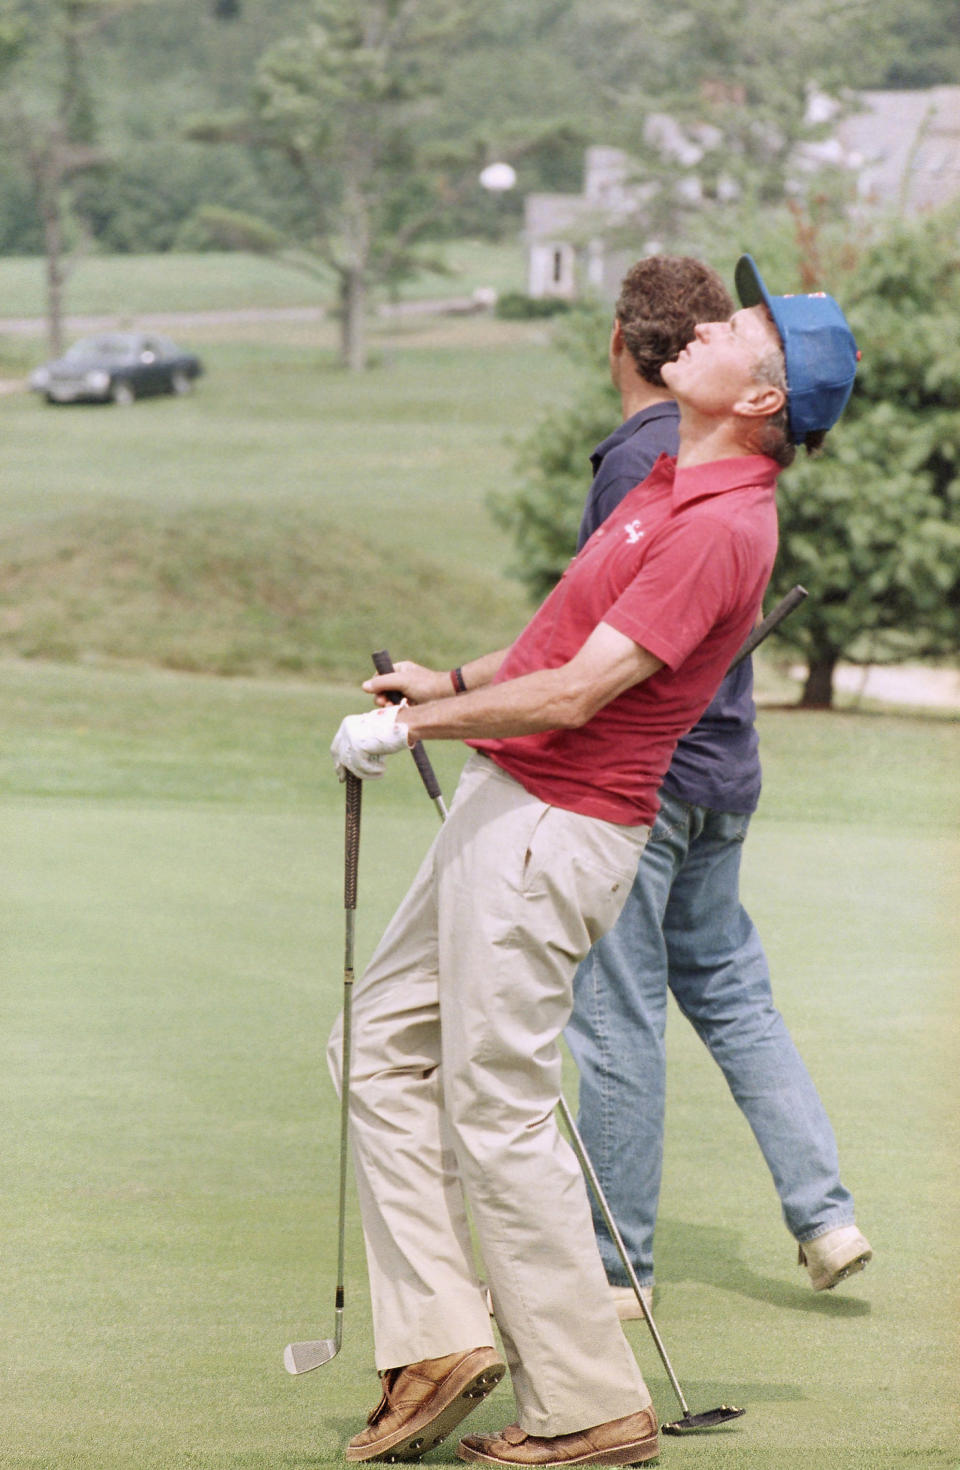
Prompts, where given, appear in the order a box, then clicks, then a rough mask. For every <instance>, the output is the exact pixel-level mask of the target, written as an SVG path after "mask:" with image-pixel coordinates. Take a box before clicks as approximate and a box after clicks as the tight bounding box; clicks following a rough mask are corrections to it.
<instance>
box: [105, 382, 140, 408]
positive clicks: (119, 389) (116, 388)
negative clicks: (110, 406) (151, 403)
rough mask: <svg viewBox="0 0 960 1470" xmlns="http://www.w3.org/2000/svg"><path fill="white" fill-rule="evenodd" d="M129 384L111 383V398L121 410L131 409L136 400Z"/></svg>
mask: <svg viewBox="0 0 960 1470" xmlns="http://www.w3.org/2000/svg"><path fill="white" fill-rule="evenodd" d="M135 396H136V395H135V394H134V391H133V389H132V387H131V386H130V384H129V383H111V385H110V397H111V398H112V399H113V401H114V403H116V404H117V405H118V406H119V407H120V408H129V407H130V405H131V403H132V402H133V400H134V398H135Z"/></svg>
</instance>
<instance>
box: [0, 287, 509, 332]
mask: <svg viewBox="0 0 960 1470" xmlns="http://www.w3.org/2000/svg"><path fill="white" fill-rule="evenodd" d="M492 304H493V299H491V297H490V295H489V294H482V293H477V295H474V296H447V297H443V298H438V299H435V300H429V301H395V302H385V303H384V304H383V305H381V306H379V307H378V308H377V313H376V314H377V316H379V317H383V318H385V319H386V320H391V319H393V318H397V317H409V316H469V315H472V314H473V313H475V312H477V313H481V312H485V311H489V309H490V307H491V306H492ZM328 315H329V312H328V311H327V308H326V307H323V306H245V307H231V308H224V309H223V310H218V311H153V312H144V313H143V314H138V313H136V312H125V313H114V314H112V315H108V314H102V315H99V316H68V317H66V318H65V319H64V327H65V330H66V331H67V332H68V333H70V334H71V335H73V334H76V335H82V334H83V333H85V332H112V331H117V330H118V329H122V328H129V327H130V326H131V325H133V326H136V327H137V328H153V329H154V330H155V331H165V330H169V331H172V332H176V331H178V330H180V329H181V328H186V329H187V330H189V329H190V328H191V327H207V326H210V327H217V326H235V325H243V324H245V323H256V322H322V321H324V320H325V319H326V318H327V317H328ZM46 330H47V321H46V317H42V316H8V317H2V316H0V336H5V335H9V336H18V337H42V336H43V335H44V334H45V333H46Z"/></svg>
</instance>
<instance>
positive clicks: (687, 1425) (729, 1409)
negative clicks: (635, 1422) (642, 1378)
mask: <svg viewBox="0 0 960 1470" xmlns="http://www.w3.org/2000/svg"><path fill="white" fill-rule="evenodd" d="M559 1108H560V1114H561V1116H562V1118H563V1121H564V1123H565V1124H566V1128H567V1132H568V1134H569V1135H570V1142H571V1144H572V1145H573V1151H574V1153H575V1154H576V1156H577V1159H578V1160H579V1163H580V1167H581V1169H582V1170H583V1172H584V1174H585V1175H586V1176H587V1182H588V1183H589V1185H590V1188H591V1189H592V1190H593V1193H594V1196H595V1198H596V1201H597V1204H598V1205H599V1206H600V1213H601V1215H602V1216H603V1218H604V1222H605V1224H606V1227H607V1229H608V1230H609V1231H610V1235H611V1238H612V1240H613V1243H614V1245H615V1246H616V1247H617V1250H618V1252H619V1254H620V1259H621V1261H622V1262H623V1265H624V1269H625V1270H626V1273H627V1275H628V1276H629V1278H630V1285H631V1286H632V1287H633V1292H634V1295H635V1296H636V1298H637V1301H638V1302H639V1303H640V1309H641V1311H642V1312H643V1319H644V1321H645V1322H646V1324H647V1326H648V1327H649V1329H650V1336H651V1337H652V1338H653V1343H654V1347H655V1348H656V1350H657V1352H658V1353H659V1354H660V1361H661V1362H662V1364H663V1366H664V1367H665V1368H666V1370H667V1377H668V1378H669V1379H670V1385H671V1387H672V1388H673V1391H674V1393H675V1394H676V1396H677V1402H678V1403H679V1405H680V1407H681V1409H682V1410H683V1417H682V1418H681V1419H675V1420H674V1421H673V1423H672V1424H661V1425H660V1428H661V1429H662V1430H663V1432H664V1434H686V1433H688V1432H689V1431H690V1430H696V1429H715V1428H716V1427H717V1425H718V1424H726V1423H728V1422H729V1420H731V1419H740V1418H742V1417H743V1415H744V1414H745V1413H746V1412H747V1411H746V1409H735V1408H734V1407H733V1405H732V1404H721V1405H720V1407H719V1408H718V1409H707V1410H706V1411H705V1412H704V1413H702V1414H691V1412H690V1410H689V1408H688V1406H687V1401H686V1399H685V1398H684V1396H683V1390H682V1388H681V1387H680V1383H679V1380H678V1378H677V1375H676V1373H674V1371H673V1367H672V1365H671V1362H670V1359H669V1358H668V1357H667V1350H666V1348H665V1347H664V1345H663V1338H662V1337H661V1336H660V1333H659V1331H658V1329H657V1324H656V1322H654V1320H653V1314H652V1312H651V1311H650V1308H649V1307H648V1306H647V1304H646V1302H645V1301H644V1299H643V1292H642V1291H641V1289H640V1282H639V1281H638V1280H637V1273H636V1271H634V1269H633V1263H632V1262H631V1260H630V1257H629V1256H628V1255H627V1248H626V1246H625V1245H624V1243H623V1236H622V1235H621V1234H620V1231H619V1230H618V1229H617V1222H616V1220H615V1219H614V1218H613V1215H612V1213H611V1210H610V1206H609V1204H608V1203H607V1197H606V1195H605V1194H604V1192H603V1189H602V1188H601V1185H600V1180H599V1179H598V1178H597V1173H596V1170H595V1169H594V1167H593V1165H592V1164H591V1162H590V1157H589V1155H588V1153H587V1150H586V1148H585V1147H584V1142H583V1139H582V1138H581V1137H580V1130H579V1128H578V1127H577V1125H576V1123H575V1122H574V1120H573V1114H572V1112H571V1111H570V1104H569V1103H568V1102H567V1099H566V1098H565V1097H564V1095H563V1093H562V1092H561V1094H560V1103H559Z"/></svg>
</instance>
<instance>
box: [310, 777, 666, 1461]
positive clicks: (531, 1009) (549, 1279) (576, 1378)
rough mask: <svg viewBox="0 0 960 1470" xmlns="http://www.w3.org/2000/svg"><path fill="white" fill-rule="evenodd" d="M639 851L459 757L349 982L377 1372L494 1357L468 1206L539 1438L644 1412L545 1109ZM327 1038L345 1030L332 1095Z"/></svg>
mask: <svg viewBox="0 0 960 1470" xmlns="http://www.w3.org/2000/svg"><path fill="white" fill-rule="evenodd" d="M646 836H647V829H646V828H643V827H622V826H615V825H613V824H611V823H608V822H602V821H599V820H597V819H594V818H591V817H583V816H580V815H578V814H576V813H573V812H568V811H564V810H562V809H560V808H557V807H549V806H546V805H545V804H544V803H543V802H542V801H540V800H538V799H537V798H536V797H533V796H531V795H530V794H529V793H528V792H526V791H525V790H524V789H523V787H521V786H520V785H518V784H517V782H516V781H514V780H513V779H512V778H511V777H509V776H507V775H506V774H505V773H504V772H502V771H501V770H499V768H498V767H496V766H495V765H494V764H493V762H491V761H490V760H488V759H487V758H486V757H483V756H480V755H476V754H475V755H473V756H471V758H470V759H469V760H468V762H467V764H466V766H465V768H464V773H463V776H462V778H461V781H460V785H459V787H458V789H457V795H456V799H455V801H454V803H453V807H452V810H451V813H450V816H449V819H448V820H447V822H446V823H445V824H444V826H443V828H442V829H441V831H440V833H439V834H438V836H437V839H436V841H435V843H434V844H433V847H432V848H431V850H430V852H429V853H428V855H427V857H426V860H425V861H424V863H423V866H422V867H421V869H420V872H419V874H418V876H417V878H416V879H415V881H414V884H413V886H412V888H411V889H410V892H409V893H408V895H407V897H406V899H405V900H404V902H403V903H402V904H401V906H400V908H399V910H398V911H397V913H396V915H395V916H394V918H393V920H392V922H391V924H390V925H389V927H388V929H387V931H386V933H385V934H384V936H383V939H382V940H381V943H380V945H379V947H378V949H377V951H376V953H375V955H374V957H373V959H372V961H371V963H370V965H369V966H368V968H367V970H366V972H365V974H364V975H363V977H362V979H360V980H359V981H358V982H357V984H356V987H355V995H354V999H353V1047H352V1066H351V1081H350V1122H351V1142H352V1147H353V1155H354V1161H355V1167H356V1173H357V1184H358V1190H359V1197H360V1207H361V1214H362V1219H363V1229H364V1236H365V1239H366V1247H367V1263H368V1268H369V1273H370V1288H371V1295H372V1302H373V1320H374V1338H375V1345H376V1363H377V1367H378V1369H380V1370H381V1371H383V1370H384V1369H387V1368H393V1367H399V1366H400V1365H402V1364H405V1363H412V1362H419V1361H420V1360H421V1359H423V1358H436V1357H442V1356H443V1355H444V1354H446V1353H452V1352H459V1351H462V1350H466V1349H468V1348H474V1347H481V1346H487V1345H492V1344H493V1335H492V1331H491V1323H490V1319H489V1317H488V1314H487V1310H486V1306H485V1302H484V1297H483V1295H482V1293H481V1291H480V1289H479V1285H478V1277H477V1272H476V1268H475V1265H474V1254H473V1249H472V1244H471V1238H470V1231H469V1227H468V1223H467V1206H468V1205H469V1210H470V1215H471V1217H472V1220H473V1224H474V1227H475V1230H476V1235H477V1240H478V1243H479V1247H480V1252H481V1255H482V1257H483V1269H484V1272H485V1274H486V1278H487V1281H488V1282H489V1285H490V1289H491V1292H492V1294H493V1300H494V1304H495V1307H496V1314H497V1323H498V1325H499V1327H500V1329H501V1334H502V1337H503V1342H504V1347H505V1351H506V1355H507V1360H508V1363H509V1367H510V1372H511V1375H512V1378H513V1386H514V1392H515V1394H516V1399H517V1404H518V1408H519V1418H520V1423H521V1425H522V1427H523V1428H524V1429H526V1430H527V1432H528V1433H531V1434H538V1435H557V1434H567V1433H570V1432H572V1431H574V1430H578V1429H584V1428H587V1427H589V1426H591V1425H595V1424H601V1423H605V1422H606V1421H607V1420H609V1419H619V1418H621V1417H622V1416H624V1415H626V1414H631V1413H633V1412H635V1411H636V1410H637V1409H640V1408H644V1407H645V1406H646V1405H647V1404H649V1402H650V1395H649V1393H648V1391H647V1388H646V1385H645V1384H644V1381H643V1379H642V1377H641V1375H640V1372H639V1370H638V1368H637V1365H636V1362H635V1360H634V1357H633V1354H632V1352H631V1351H630V1348H629V1345H628V1343H627V1341H626V1339H625V1337H624V1335H623V1332H622V1330H621V1328H620V1325H619V1322H618V1320H617V1317H616V1313H615V1310H614V1308H613V1306H612V1304H611V1301H610V1294H609V1291H608V1289H607V1283H606V1276H605V1273H604V1270H603V1266H602V1264H601V1261H600V1256H599V1253H598V1251H597V1247H596V1244H595V1240H594V1234H593V1226H592V1223H591V1217H590V1209H589V1205H588V1201H587V1195H586V1187H585V1184H584V1180H583V1177H582V1175H581V1172H580V1169H579V1166H578V1164H577V1161H576V1157H575V1155H574V1154H573V1151H572V1150H571V1149H570V1147H569V1145H568V1144H567V1143H566V1141H565V1140H564V1139H563V1138H562V1136H561V1134H560V1132H559V1129H558V1127H557V1122H556V1118H555V1114H554V1108H555V1105H556V1102H557V1099H558V1097H559V1094H560V1084H561V1061H560V1050H559V1046H558V1038H559V1036H560V1033H561V1031H562V1030H563V1027H564V1026H565V1024H566V1022H567V1018H568V1016H569V1014H570V1009H571V1004H572V981H573V974H574V971H575V969H576V967H577V964H578V963H579V961H580V960H581V959H582V958H583V956H584V955H585V954H586V953H587V950H588V949H589V947H590V945H591V944H592V943H593V941H594V940H595V939H597V938H598V937H599V936H600V935H601V934H602V933H604V932H605V931H606V930H607V929H609V928H610V927H611V925H612V924H613V923H614V921H615V919H616V917H617V915H618V913H619V911H620V908H621V906H622V904H623V902H624V900H625V899H626V896H627V894H628V893H629V891H630V886H631V884H632V882H633V879H634V877H635V875H636V870H637V861H638V859H639V857H640V853H641V852H642V850H643V844H644V842H645V840H646ZM341 1044H342V1043H341V1029H340V1024H339V1022H338V1024H337V1026H336V1027H335V1028H334V1033H333V1035H332V1036H331V1039H330V1049H329V1060H330V1065H331V1070H332V1072H333V1075H334V1080H335V1081H337V1082H339V1069H340V1052H341Z"/></svg>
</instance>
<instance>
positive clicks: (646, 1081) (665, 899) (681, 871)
mask: <svg viewBox="0 0 960 1470" xmlns="http://www.w3.org/2000/svg"><path fill="white" fill-rule="evenodd" d="M732 310H733V303H732V301H731V300H730V298H729V296H728V295H727V293H726V290H725V289H724V286H723V284H722V282H721V281H720V279H719V277H717V276H715V275H714V273H713V272H712V271H709V270H708V269H707V268H706V267H705V266H703V265H702V264H700V263H699V262H698V261H695V260H690V259H686V258H677V257H666V256H651V257H648V258H647V259H646V260H642V261H640V262H639V263H638V264H637V265H635V266H634V267H633V269H632V270H631V271H629V272H628V274H627V276H626V277H625V279H624V282H623V285H622V287H621V292H620V296H619V298H618V301H617V307H616V319H615V321H614V326H613V331H612V334H611V339H610V371H611V377H612V379H613V382H614V385H615V386H616V387H617V389H618V390H619V392H620V397H621V403H622V409H623V422H622V423H621V425H620V426H619V428H617V429H616V430H615V431H614V432H613V433H612V434H611V435H609V437H608V438H606V439H605V440H604V441H603V442H602V443H601V444H600V445H599V446H598V447H597V449H596V450H595V451H594V453H593V455H592V456H591V463H592V466H593V471H594V479H593V484H592V485H591V487H590V492H589V494H588V496H587V502H586V506H585V508H584V514H583V521H582V523H581V527H580V536H579V541H578V550H579V548H580V547H582V546H583V545H584V544H585V542H586V541H587V540H589V538H590V536H591V535H592V534H593V533H594V531H596V529H597V527H598V526H599V525H601V524H602V522H603V521H604V520H605V519H606V517H607V516H608V515H609V514H610V513H611V512H612V511H613V510H614V509H615V508H616V507H617V505H619V503H620V501H621V500H622V499H623V497H624V496H625V495H626V494H627V492H628V491H629V490H630V489H632V488H633V486H635V485H636V484H637V483H638V482H639V481H641V480H643V479H645V478H646V476H647V475H648V473H649V472H650V470H651V468H652V466H653V464H654V462H655V461H656V459H657V458H658V456H659V455H660V454H661V453H666V454H670V455H672V454H675V453H676V448H677V425H678V420H679V410H678V406H677V404H676V402H675V401H674V400H673V399H672V398H671V396H670V392H669V389H667V388H666V386H665V385H664V382H663V379H662V377H661V375H660V368H661V367H662V365H663V363H664V362H667V361H669V360H670V359H672V358H674V357H676V355H677V353H678V352H679V351H680V350H681V348H682V347H684V346H685V345H686V343H687V342H688V341H689V340H690V338H691V337H692V336H693V328H694V325H695V323H696V322H697V321H698V320H704V319H711V318H714V317H726V316H729V315H730V313H731V312H732ZM755 713H756V711H755V708H754V703H753V670H752V667H751V664H750V660H749V659H746V660H745V661H744V662H743V663H741V664H740V665H739V667H738V668H737V669H736V670H735V671H734V672H733V673H732V674H729V675H728V676H727V678H726V679H725V680H724V682H723V684H722V685H721V686H720V689H719V690H718V692H717V694H716V696H715V698H714V700H713V702H712V703H711V704H710V706H709V707H708V709H707V710H706V711H705V713H704V715H703V716H702V718H701V719H700V721H699V723H698V724H697V725H696V726H695V727H694V728H693V729H692V730H691V731H690V733H689V734H688V735H686V736H684V737H683V738H682V739H681V740H680V742H679V744H678V746H677V749H676V752H675V755H674V757H673V761H672V763H671V765H670V769H669V771H668V772H667V775H666V777H665V778H664V782H663V785H662V787H661V789H660V793H659V796H660V812H659V815H658V817H657V821H656V825H655V826H654V828H653V831H652V834H651V837H650V840H649V842H648V844H647V847H646V850H645V852H644V854H643V857H642V859H641V861H640V864H639V867H638V870H637V877H636V881H635V883H634V885H633V888H632V891H631V894H630V897H629V899H628V900H627V903H626V906H625V908H624V909H623V911H622V913H621V915H620V918H619V920H618V922H617V924H616V926H615V927H614V928H613V929H612V930H611V931H610V932H609V933H608V934H606V935H605V936H604V937H603V938H602V939H601V940H600V941H599V942H598V943H597V944H596V945H594V947H593V949H592V950H591V952H590V954H589V955H588V956H587V958H586V959H585V960H584V961H583V963H582V964H581V965H580V968H579V970H578V972H577V976H576V980H575V985H574V1010H573V1016H572V1018H571V1021H570V1024H569V1026H568V1028H567V1033H566V1035H567V1040H568V1043H569V1045H570V1049H571V1051H572V1052H573V1055H574V1057H575V1059H576V1062H577V1065H578V1067H579V1069H580V1079H581V1080H580V1128H581V1131H582V1133H583V1137H584V1141H585V1143H586V1146H587V1150H588V1152H589V1154H590V1157H591V1160H592V1162H593V1164H594V1166H595V1168H596V1170H597V1173H598V1175H599V1178H600V1182H601V1185H602V1187H603V1189H604V1191H605V1193H606V1195H607V1198H608V1201H609V1203H610V1207H611V1210H612V1212H613V1216H614V1218H615V1220H616V1221H617V1224H618V1225H619V1227H620V1231H621V1234H622V1235H623V1239H624V1243H625V1245H626V1247H627V1250H628V1252H629V1255H630V1258H631V1261H632V1263H633V1266H634V1269H635V1270H636V1273H637V1276H638V1278H639V1280H640V1283H641V1285H642V1286H643V1287H644V1289H645V1291H649V1292H650V1297H648V1298H647V1300H648V1304H649V1301H650V1299H651V1297H652V1290H653V1233H654V1225H655V1222H656V1215H657V1204H658V1199H659V1193H660V1174H661V1164H662V1145H663V1115H664V1097H665V1051H664V1031H665V1027H666V1014H667V992H668V990H670V991H672V992H673V995H674V997H675V999H676V1001H677V1004H678V1005H679V1006H680V1009H681V1010H682V1011H683V1013H684V1014H685V1015H686V1016H687V1018H688V1020H689V1021H690V1022H691V1023H692V1024H693V1026H694V1027H695V1028H696V1030H697V1032H698V1034H699V1035H700V1037H701V1039H702V1040H703V1042H704V1043H705V1044H706V1046H707V1047H708V1048H709V1050H710V1052H711V1055H712V1056H713V1057H714V1059H715V1060H716V1061H717V1063H718V1064H719V1066H720V1067H721V1068H722V1069H723V1073H724V1076H725V1077H726V1079H727V1083H728V1085H729V1087H730V1090H731V1092H732V1093H733V1096H734V1098H735V1099H736V1101H737V1103H738V1104H739V1106H740V1107H741V1109H742V1110H743V1112H744V1114H745V1116H746V1118H747V1120H748V1122H749V1124H750V1126H751V1128H752V1129H753V1132H754V1135H755V1137H756V1139H757V1142H758V1144H759V1145H760V1148H761V1150H762V1152H763V1156H764V1158H765V1160H766V1162H767V1165H768V1167H769V1169H770V1172H771V1174H772V1175H773V1181H774V1184H775V1186H776V1189H777V1192H778V1194H779V1196H780V1201H781V1205H782V1208H783V1215H784V1219H785V1221H786V1224H787V1227H788V1229H789V1230H790V1231H791V1233H792V1234H793V1235H794V1237H795V1238H796V1240H797V1241H798V1242H799V1246H800V1259H801V1262H803V1263H804V1264H805V1265H806V1266H807V1268H808V1270H809V1272H810V1278H811V1283H812V1285H813V1287H814V1289H815V1290H822V1289H823V1288H825V1287H832V1286H835V1285H836V1283H837V1282H838V1281H839V1280H841V1279H842V1278H843V1277H844V1276H847V1275H849V1274H851V1273H852V1272H854V1271H857V1270H859V1269H861V1268H862V1266H863V1265H864V1264H865V1263H866V1261H867V1260H869V1258H870V1254H871V1251H870V1246H869V1244H868V1243H867V1241H866V1240H865V1239H864V1237H863V1236H862V1235H861V1233H860V1231H859V1230H858V1229H857V1227H856V1225H855V1224H854V1210H853V1198H852V1196H851V1195H850V1193H849V1191H848V1190H847V1189H846V1188H845V1187H844V1185H843V1184H842V1182H841V1180H840V1173H839V1163H838V1159H837V1148H836V1142H835V1139H834V1135H833V1129H832V1128H831V1126H830V1120H829V1119H828V1117H827V1115H826V1113H825V1111H824V1108H823V1105H822V1103H821V1102H820V1099H819V1097H818V1096H817V1092H816V1089H815V1087H814V1085H813V1082H812V1081H811V1079H810V1076H809V1074H808V1072H807V1069H806V1067H805V1066H804V1064H803V1061H802V1060H801V1058H800V1056H799V1053H798V1052H797V1049H796V1047H795V1046H794V1044H793V1042H792V1040H791V1038H790V1035H789V1033H788V1031H787V1028H786V1026H785V1024H784V1021H783V1018H782V1017H781V1015H780V1013H779V1012H778V1011H777V1009H776V1008H775V1006H774V1004H773V997H772V994H771V989H770V975H769V970H768V967H767V961H766V957H765V955H764V952H763V947H762V945H761V943H760V937H759V935H758V934H757V931H756V929H755V927H754V925H753V923H752V922H751V920H750V918H749V916H748V914H747V913H746V911H745V909H744V908H743V907H742V906H741V904H740V898H739V875H740V854H741V850H742V846H743V840H744V838H745V836H746V832H747V826H748V823H749V821H750V816H751V813H752V812H753V811H755V809H756V806H757V801H758V799H759V795H760V761H759V755H758V739H757V732H756V729H755V726H754V717H755ZM594 1226H595V1229H596V1233H597V1239H598V1243H599V1246H600V1252H601V1255H602V1257H603V1261H604V1266H605V1268H606V1271H607V1276H608V1279H609V1281H610V1283H611V1287H612V1291H613V1294H614V1297H615V1300H616V1303H617V1309H618V1311H619V1312H620V1315H621V1316H622V1317H633V1316H637V1317H638V1316H640V1315H641V1313H640V1307H639V1305H638V1304H637V1302H636V1299H635V1297H634V1294H633V1291H632V1289H631V1288H630V1286H629V1285H628V1284H627V1276H626V1273H625V1271H624V1269H623V1265H622V1262H621V1261H620V1257H619V1255H618V1253H617V1250H616V1247H615V1246H614V1244H613V1241H612V1240H611V1239H610V1236H609V1234H608V1232H607V1229H606V1226H605V1225H604V1222H603V1219H602V1217H601V1216H600V1213H599V1211H598V1210H596V1209H595V1213H594Z"/></svg>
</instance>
